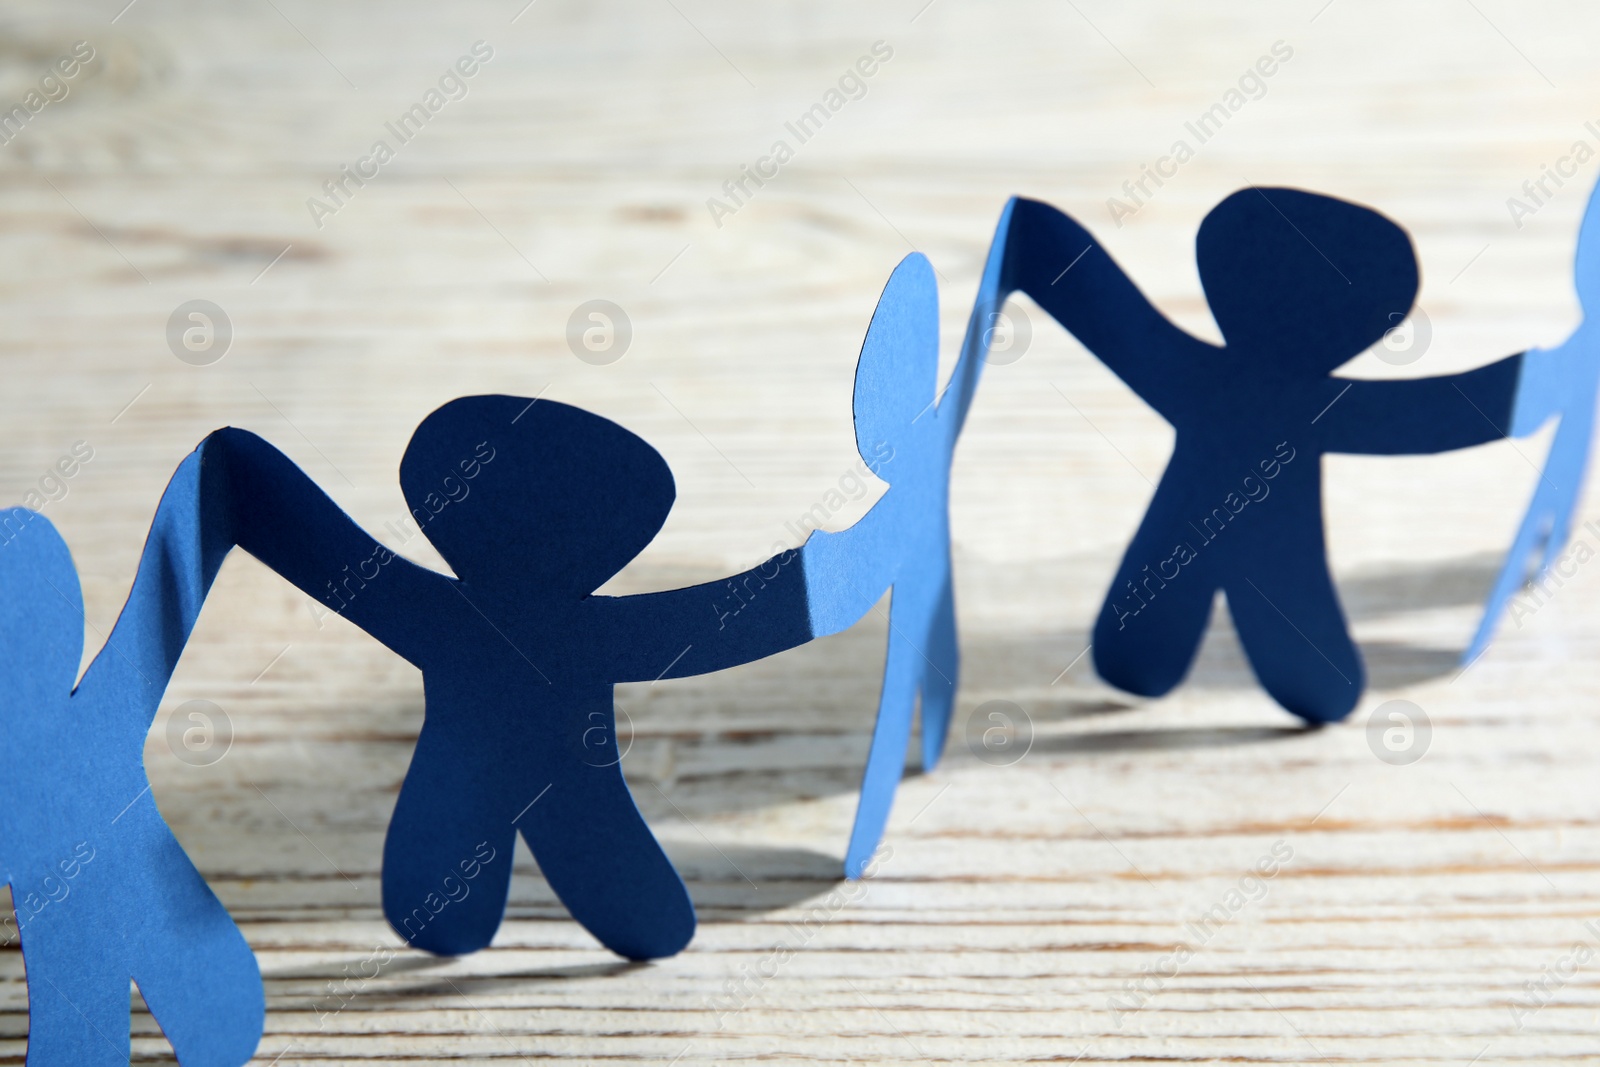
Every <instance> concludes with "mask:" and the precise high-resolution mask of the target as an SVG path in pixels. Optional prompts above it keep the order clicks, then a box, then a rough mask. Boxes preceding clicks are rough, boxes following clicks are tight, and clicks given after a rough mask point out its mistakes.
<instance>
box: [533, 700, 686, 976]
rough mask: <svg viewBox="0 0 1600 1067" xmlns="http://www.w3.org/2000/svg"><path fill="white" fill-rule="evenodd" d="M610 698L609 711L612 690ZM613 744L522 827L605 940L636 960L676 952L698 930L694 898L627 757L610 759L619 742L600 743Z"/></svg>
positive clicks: (542, 863)
mask: <svg viewBox="0 0 1600 1067" xmlns="http://www.w3.org/2000/svg"><path fill="white" fill-rule="evenodd" d="M603 706H604V710H605V712H606V713H607V714H608V715H609V713H610V697H609V694H608V695H607V697H606V698H605V704H604V705H603ZM613 736H614V732H613ZM608 748H609V754H608V755H607V756H606V757H604V758H602V759H599V760H595V762H596V763H601V764H607V765H603V766H594V765H591V764H590V763H587V762H584V760H583V759H582V758H581V757H580V758H579V759H578V761H577V767H576V769H575V770H574V772H573V773H571V774H567V775H564V776H561V777H559V778H558V779H556V781H555V782H554V784H553V785H551V786H550V790H549V792H547V793H545V794H544V796H543V798H542V799H540V800H539V801H538V802H537V803H535V804H534V805H533V806H532V807H531V808H529V809H528V810H527V812H526V813H525V814H523V816H522V817H521V818H520V819H518V820H517V828H518V829H519V830H520V831H521V832H522V837H523V839H524V840H525V841H527V843H528V848H529V849H530V850H531V851H532V852H533V854H534V855H535V856H536V857H538V860H539V870H540V871H541V872H542V873H543V874H544V876H545V880H546V881H548V882H549V883H550V888H551V889H553V890H555V893H556V896H558V897H560V898H561V903H562V904H564V905H566V907H567V910H568V911H570V912H571V913H572V917H573V918H574V919H576V920H578V922H580V923H582V924H583V925H584V927H585V928H586V929H588V931H589V932H590V933H592V934H594V936H595V937H597V938H599V939H600V942H601V943H602V944H604V945H605V946H606V947H607V948H609V949H610V950H611V951H612V952H615V953H616V954H617V955H619V956H623V957H626V958H627V959H630V960H649V959H656V958H659V957H662V956H671V955H674V954H675V953H677V952H679V951H680V950H682V949H683V947H684V946H685V945H687V944H688V943H689V941H690V939H691V938H693V937H694V929H695V915H694V904H693V903H692V902H691V901H690V899H689V891H688V889H686V888H685V887H684V884H683V879H682V878H680V877H679V876H678V872H677V870H676V869H675V868H674V867H673V866H672V861H671V860H669V859H668V858H667V854H666V853H665V852H663V851H662V850H661V845H660V844H659V843H658V842H657V841H656V839H655V835H654V834H652V833H651V832H650V827H649V826H648V825H647V824H646V823H645V821H644V816H642V815H641V814H639V808H638V806H637V805H635V804H634V802H633V795H632V794H631V793H629V792H628V785H627V783H626V782H625V781H624V780H623V777H622V764H621V761H620V760H617V761H616V762H608V761H609V760H610V759H611V758H612V757H613V756H614V755H615V747H614V742H613V744H612V745H611V746H600V747H599V749H598V750H599V751H603V752H604V751H608ZM591 751H593V750H591ZM589 758H590V759H594V757H593V756H592V755H591V756H590V757H589Z"/></svg>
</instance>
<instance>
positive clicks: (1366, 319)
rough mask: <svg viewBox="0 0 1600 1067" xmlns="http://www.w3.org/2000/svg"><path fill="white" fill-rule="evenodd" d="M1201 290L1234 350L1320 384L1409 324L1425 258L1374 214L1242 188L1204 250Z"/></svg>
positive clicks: (1211, 220)
mask: <svg viewBox="0 0 1600 1067" xmlns="http://www.w3.org/2000/svg"><path fill="white" fill-rule="evenodd" d="M1195 256H1196V259H1197V260H1198V262H1199V267H1200V283H1201V285H1202V286H1203V287H1204V288H1205V293H1206V301H1207V303H1209V304H1210V305H1211V314H1212V316H1213V317H1214V318H1215V319H1216V321H1217V327H1218V328H1219V329H1220V330H1221V331H1222V336H1223V338H1224V340H1225V341H1226V342H1227V346H1228V350H1229V352H1230V353H1233V354H1235V355H1240V356H1243V357H1245V358H1247V359H1249V360H1251V361H1252V362H1255V363H1264V362H1265V361H1268V360H1270V361H1271V362H1270V363H1269V364H1265V365H1264V366H1263V367H1262V370H1263V371H1266V372H1269V373H1271V374H1272V375H1273V376H1274V377H1287V378H1316V377H1320V376H1322V375H1325V374H1327V373H1328V372H1329V371H1331V370H1333V369H1334V368H1335V367H1338V366H1339V365H1340V364H1342V363H1345V362H1347V361H1348V360H1350V359H1351V358H1352V357H1354V356H1357V355H1359V354H1360V353H1361V352H1363V351H1365V350H1366V349H1367V348H1369V347H1370V346H1371V345H1373V344H1374V343H1375V342H1377V341H1378V340H1380V339H1381V338H1382V337H1383V335H1384V331H1386V330H1389V329H1392V328H1393V327H1396V326H1398V325H1400V323H1401V321H1402V320H1403V319H1404V318H1405V317H1406V315H1407V314H1408V313H1409V312H1410V310H1411V305H1412V302H1413V301H1415V300H1416V296H1417V257H1416V253H1415V251H1414V250H1413V249H1412V247H1411V238H1410V237H1408V236H1407V235H1406V232H1405V230H1403V229H1401V228H1400V226H1399V225H1398V224H1396V223H1395V222H1393V221H1391V220H1390V219H1387V218H1385V217H1384V216H1383V215H1380V214H1379V213H1378V212H1376V211H1373V210H1372V209H1371V208H1367V207H1362V206H1361V205H1359V204H1352V203H1350V202H1349V201H1347V200H1337V199H1335V198H1333V197H1330V196H1321V195H1318V194H1317V193H1308V192H1305V191H1303V190H1300V189H1263V188H1249V189H1241V190H1239V191H1238V192H1236V193H1234V194H1233V195H1232V196H1230V197H1228V198H1227V199H1226V200H1224V201H1222V203H1220V204H1218V205H1217V206H1216V207H1214V208H1212V209H1211V211H1210V213H1209V214H1207V215H1206V217H1205V221H1203V222H1202V223H1201V224H1200V233H1199V236H1198V238H1197V239H1196V242H1195Z"/></svg>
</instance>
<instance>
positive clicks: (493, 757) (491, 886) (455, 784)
mask: <svg viewBox="0 0 1600 1067" xmlns="http://www.w3.org/2000/svg"><path fill="white" fill-rule="evenodd" d="M513 754H514V753H510V752H507V751H506V748H505V739H504V738H502V737H488V736H485V735H484V734H483V733H480V732H476V731H473V730H471V729H465V728H463V724H462V723H461V722H460V721H458V720H452V719H451V718H449V717H447V716H444V715H434V716H430V717H429V718H428V719H427V720H426V721H425V722H424V723H423V724H422V732H421V734H420V736H419V737H418V738H417V747H416V751H415V752H413V753H412V756H411V766H410V767H409V768H408V769H407V771H406V777H405V782H404V783H403V784H402V785H401V787H400V797H399V799H398V800H397V801H396V802H395V807H394V814H393V816H391V817H390V819H389V831H388V834H387V836H386V837H385V838H384V844H383V914H384V915H385V917H387V918H388V920H389V925H390V926H391V927H392V928H393V929H394V932H395V933H397V934H399V935H400V936H401V938H403V939H404V940H405V941H406V942H407V943H408V944H410V945H411V946H412V947H413V948H419V949H422V950H423V951H425V952H432V953H434V954H435V955H439V956H460V955H464V954H466V953H469V952H476V951H478V950H479V949H481V948H486V947H487V946H488V944H489V942H490V941H491V940H492V939H493V938H494V934H495V931H496V930H498V929H499V928H500V920H501V918H502V917H503V916H504V915H505V910H506V894H507V892H508V891H509V889H510V885H511V860H512V847H513V845H514V844H515V842H516V827H515V826H513V825H512V822H511V820H512V819H513V818H514V817H515V816H516V814H517V809H518V808H519V807H520V806H521V804H516V806H513V804H514V798H513V797H510V796H507V795H505V794H503V793H502V792H500V791H499V790H495V789H483V788H467V787H465V784H466V782H467V781H468V780H477V779H479V778H480V776H483V775H484V769H483V764H484V763H485V762H486V761H499V760H504V759H506V758H507V757H508V756H511V755H513ZM521 803H527V801H525V800H524V801H522V802H521Z"/></svg>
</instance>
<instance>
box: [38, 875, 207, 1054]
mask: <svg viewBox="0 0 1600 1067" xmlns="http://www.w3.org/2000/svg"><path fill="white" fill-rule="evenodd" d="M101 908H102V909H113V908H114V909H116V911H117V912H120V910H121V909H120V907H119V906H118V905H115V904H110V905H108V904H105V903H102V904H101ZM77 912H78V914H75V915H72V916H66V915H55V916H51V917H50V918H51V919H53V920H54V922H53V923H51V924H50V925H51V928H50V929H49V930H48V931H47V932H46V931H43V930H40V931H35V932H30V931H29V930H28V929H27V928H26V925H25V926H24V928H23V930H22V953H23V960H24V962H25V964H26V967H27V977H28V1067H61V1065H62V1064H73V1065H75V1067H76V1065H83V1067H126V1065H127V1063H128V1048H129V1039H128V974H127V967H126V965H125V963H124V960H123V956H122V953H120V952H118V951H117V950H116V945H115V943H114V942H113V943H109V944H108V943H107V941H106V939H105V937H104V931H105V930H106V929H108V928H115V926H116V924H117V922H118V918H119V916H118V914H116V913H115V912H113V913H110V914H97V913H96V912H95V911H91V910H90V909H88V908H80V909H77ZM41 925H43V924H42V923H41ZM236 1062H238V1061H236Z"/></svg>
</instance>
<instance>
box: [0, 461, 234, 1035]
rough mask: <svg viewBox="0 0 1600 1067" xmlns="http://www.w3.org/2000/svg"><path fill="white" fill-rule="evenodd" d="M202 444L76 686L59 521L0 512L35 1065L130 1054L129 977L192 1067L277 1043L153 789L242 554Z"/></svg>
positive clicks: (11, 874) (2, 797) (4, 847)
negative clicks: (211, 500) (214, 498)
mask: <svg viewBox="0 0 1600 1067" xmlns="http://www.w3.org/2000/svg"><path fill="white" fill-rule="evenodd" d="M202 480H203V479H202V465H201V453H199V452H196V453H194V454H192V455H190V456H189V457H188V458H187V459H185V460H184V461H183V463H182V465H181V466H179V467H178V470H177V472H176V473H175V474H174V475H173V477H172V481H171V483H170V484H169V485H168V487H167V491H166V493H165V494H164V495H163V496H162V498H161V504H160V506H159V508H158V509H157V511H156V516H155V520H154V521H153V523H152V524H151V527H150V536H149V539H148V540H147V542H146V543H145V548H144V554H143V555H142V556H141V558H140V560H139V570H138V574H137V577H136V578H135V579H134V583H133V589H132V591H131V592H130V593H129V594H128V600H127V604H126V605H125V606H124V608H123V611H122V614H121V616H120V617H119V618H118V619H117V624H116V626H115V628H114V629H113V630H112V631H111V636H110V638H109V639H107V641H106V643H105V647H104V648H103V649H102V650H101V651H100V653H99V655H97V656H96V657H95V659H94V662H93V663H91V664H90V665H89V669H88V671H87V672H85V674H84V676H83V680H82V681H81V682H79V683H78V686H77V688H76V689H74V688H73V684H72V683H73V680H74V678H76V677H77V672H78V664H79V660H80V658H81V655H82V649H83V630H84V614H83V598H82V595H81V593H80V591H79V586H78V575H77V570H76V568H75V567H74V566H73V563H72V557H71V555H70V554H69V553H68V551H67V546H66V543H65V542H64V541H63V540H62V539H61V536H60V534H58V533H57V532H56V530H55V527H54V526H52V525H51V523H50V520H48V519H46V518H45V517H44V516H42V515H39V514H38V513H36V512H32V511H28V510H26V509H23V508H10V509H6V510H3V511H0V594H3V595H0V648H4V649H5V653H6V657H7V670H8V676H9V678H10V685H9V691H10V693H11V695H10V697H9V698H8V699H7V700H6V702H5V710H4V712H3V715H4V718H5V723H4V731H5V743H6V755H7V761H6V762H7V768H6V771H5V774H4V775H0V869H3V874H4V877H5V880H6V882H7V883H9V885H10V887H11V895H12V901H13V902H14V905H15V908H16V913H17V925H18V927H19V932H20V934H21V939H22V953H23V960H24V963H25V965H26V967H27V979H28V1063H29V1065H30V1067H61V1065H68V1064H70V1065H72V1067H86V1065H89V1067H92V1065H100V1064H103V1065H116V1067H121V1065H123V1064H126V1063H127V1062H128V1054H129V1035H128V979H129V978H130V977H131V978H132V979H133V980H134V981H135V982H137V983H138V985H139V992H140V993H141V994H142V995H143V996H144V999H145V1003H146V1004H148V1005H149V1007H150V1012H151V1014H152V1015H153V1016H155V1020H156V1022H158V1023H159V1024H160V1025H161V1029H162V1032H163V1033H164V1034H165V1035H166V1037H167V1039H168V1040H169V1041H170V1042H171V1043H172V1047H173V1049H174V1050H175V1051H176V1053H177V1056H178V1061H179V1062H180V1063H181V1064H183V1065H184V1067H197V1065H198V1067H238V1065H239V1064H243V1063H245V1062H246V1061H248V1060H249V1059H250V1057H251V1056H252V1055H253V1054H254V1052H255V1049H256V1045H257V1043H258V1042H259V1040H260V1038H261V1026H262V1017H263V1008H264V1005H263V998H262V990H261V974H260V971H259V970H258V969H257V967H256V961H255V957H254V956H253V955H252V954H251V952H250V946H249V945H248V944H246V943H245V940H244V938H243V937H242V936H241V935H240V933H239V930H238V928H237V927H235V926H234V924H233V921H232V920H231V919H230V918H229V917H228V913H227V912H226V911H225V910H224V909H223V907H222V904H221V903H220V902H218V900H217V898H216V896H215V895H213V894H212V892H211V890H210V889H209V888H208V887H207V886H206V883H205V881H204V880H203V879H202V878H201V877H200V874H199V872H198V871H196V870H195V868H194V865H193V864H192V863H191V862H190V861H189V858H188V856H186V855H185V854H184V852H183V849H182V847H181V846H180V845H179V844H178V842H177V839H176V838H174V837H173V836H172V831H171V830H169V829H168V828H167V824H166V822H165V821H163V819H162V817H161V812H160V811H159V810H158V809H157V808H156V802H155V798H154V797H152V796H151V795H150V780H149V778H148V777H146V775H145V769H144V742H145V735H146V733H147V732H148V731H149V729H150V723H151V720H152V719H153V718H154V717H155V714H156V707H157V704H158V703H159V702H160V700H161V695H162V693H163V692H164V691H165V690H166V687H167V681H168V679H169V678H170V677H171V675H172V671H173V669H174V668H175V667H176V666H177V662H178V657H179V655H180V654H181V653H182V651H183V646H184V642H185V641H186V640H187V638H188V636H189V631H190V630H191V629H192V628H193V626H194V622H195V619H196V617H197V616H198V615H199V613H200V606H201V604H202V603H203V602H204V601H205V595H206V591H207V590H208V589H209V588H210V586H211V582H212V580H213V579H214V578H215V577H216V574H217V568H218V567H219V566H220V565H221V563H222V558H223V556H225V555H226V554H227V551H228V547H229V546H228V543H227V536H226V528H225V525H224V523H223V522H222V521H221V520H222V519H223V518H224V516H222V515H220V514H218V513H217V511H216V509H214V508H206V507H204V506H203V504H202V498H203V497H204V496H205V495H206V494H205V493H203V492H202Z"/></svg>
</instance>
